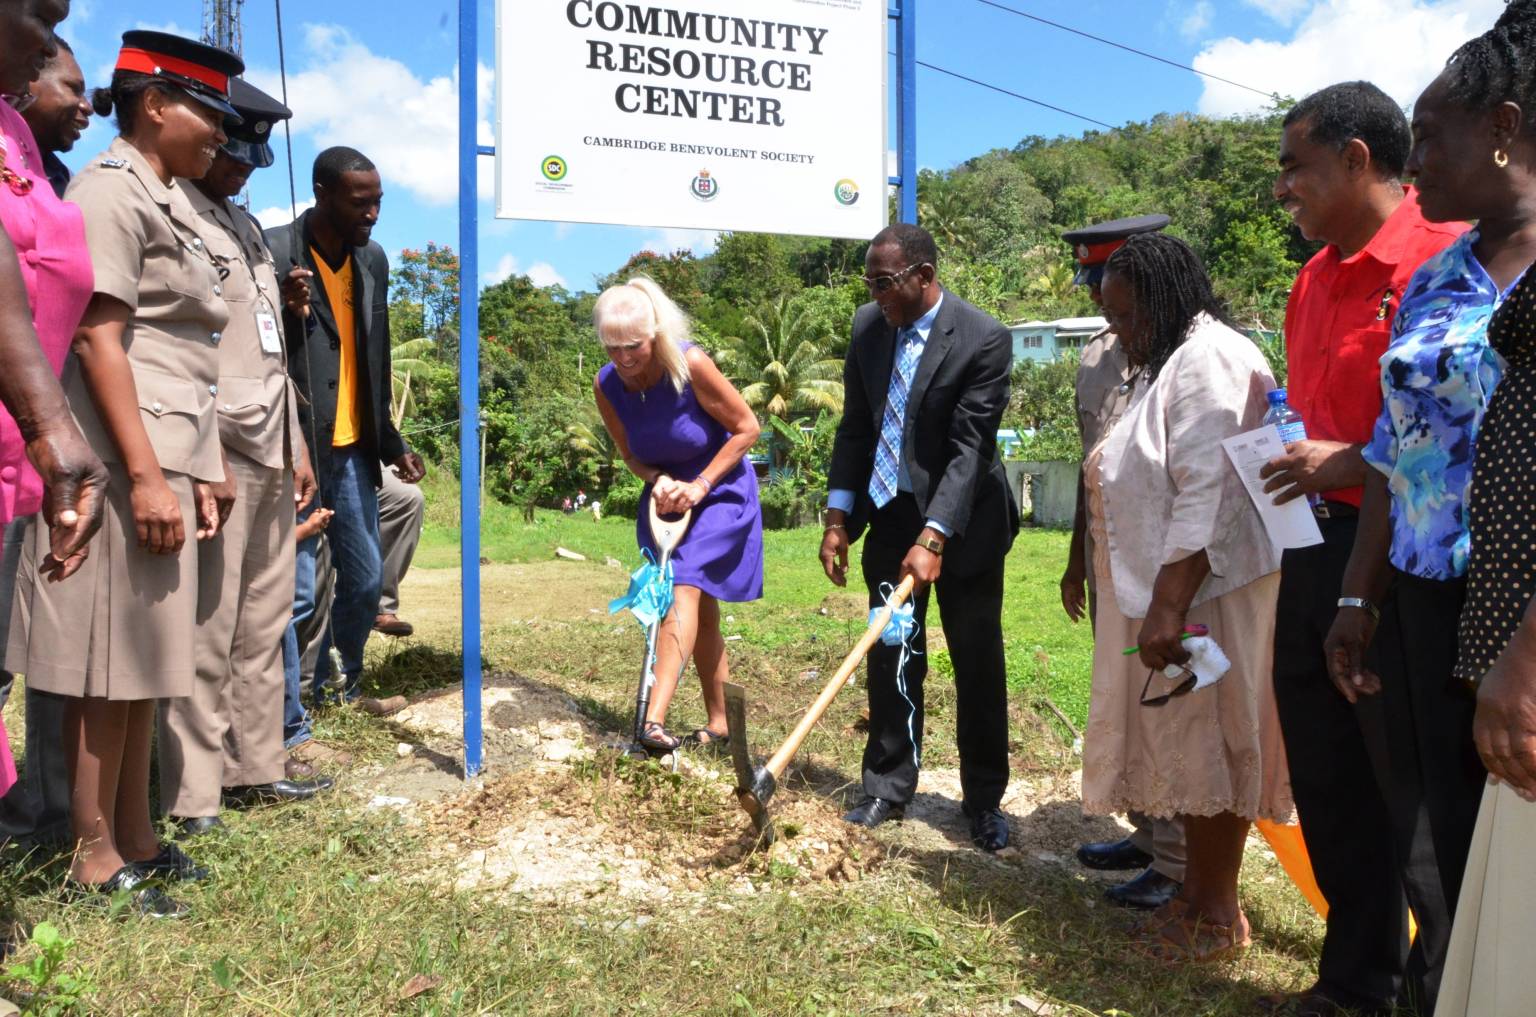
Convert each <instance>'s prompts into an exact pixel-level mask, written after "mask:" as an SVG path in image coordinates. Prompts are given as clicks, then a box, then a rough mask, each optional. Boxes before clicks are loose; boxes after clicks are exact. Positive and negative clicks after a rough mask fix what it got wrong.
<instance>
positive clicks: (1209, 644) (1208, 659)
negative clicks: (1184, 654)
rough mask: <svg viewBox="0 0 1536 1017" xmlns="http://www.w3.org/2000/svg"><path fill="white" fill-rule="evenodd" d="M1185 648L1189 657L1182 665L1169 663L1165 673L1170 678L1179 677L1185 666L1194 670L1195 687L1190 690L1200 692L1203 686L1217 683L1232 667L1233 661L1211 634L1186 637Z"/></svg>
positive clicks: (1164, 670) (1206, 686) (1164, 669)
mask: <svg viewBox="0 0 1536 1017" xmlns="http://www.w3.org/2000/svg"><path fill="white" fill-rule="evenodd" d="M1184 649H1186V650H1188V651H1189V659H1188V660H1186V661H1185V662H1184V663H1183V664H1182V665H1179V664H1169V665H1168V666H1167V667H1165V668H1163V674H1164V675H1166V676H1167V677H1169V678H1179V677H1181V676H1182V675H1183V673H1184V671H1183V668H1188V669H1189V670H1191V671H1193V672H1194V673H1195V687H1194V688H1193V689H1191V690H1190V691H1191V692H1199V691H1200V690H1201V689H1203V688H1208V687H1210V686H1212V685H1215V684H1216V683H1217V682H1219V681H1221V679H1222V678H1223V677H1225V675H1226V673H1227V672H1228V671H1230V670H1231V669H1232V662H1231V661H1230V660H1228V659H1227V655H1226V654H1225V653H1223V652H1222V650H1221V647H1220V646H1218V645H1217V644H1216V640H1214V639H1212V638H1211V637H1210V636H1194V637H1192V638H1190V639H1186V640H1184Z"/></svg>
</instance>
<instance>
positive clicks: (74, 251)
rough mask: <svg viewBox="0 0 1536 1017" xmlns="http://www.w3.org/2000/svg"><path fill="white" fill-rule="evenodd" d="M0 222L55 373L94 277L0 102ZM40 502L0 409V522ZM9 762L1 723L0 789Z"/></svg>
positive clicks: (31, 148) (71, 221) (74, 228)
mask: <svg viewBox="0 0 1536 1017" xmlns="http://www.w3.org/2000/svg"><path fill="white" fill-rule="evenodd" d="M0 168H3V170H4V172H0V177H4V179H3V180H0V226H3V227H4V229H5V232H6V234H7V235H8V236H9V237H10V238H11V243H12V244H13V245H14V246H15V248H16V258H17V261H19V262H20V264H21V276H22V279H23V281H24V282H25V283H26V286H27V300H28V302H29V303H30V304H31V306H32V325H33V327H34V328H36V330H37V338H38V341H39V343H40V344H41V345H42V348H43V353H44V355H45V356H47V358H48V362H49V363H50V364H52V365H53V370H54V373H55V374H57V373H59V372H60V371H61V370H63V367H64V357H65V355H66V354H67V353H68V352H69V343H70V340H71V339H72V338H73V337H74V334H75V326H77V325H79V324H80V319H81V317H82V316H83V315H84V314H85V308H86V305H87V304H88V303H90V300H91V290H92V288H93V284H94V282H95V280H94V278H93V277H92V273H91V258H90V252H89V251H88V250H87V249H86V246H85V222H84V220H83V219H82V218H81V216H80V210H79V209H78V208H76V207H75V206H74V205H70V204H67V203H65V202H64V201H62V200H61V199H60V198H58V197H57V196H56V195H55V194H54V193H53V188H52V187H50V186H49V184H48V175H47V173H46V172H45V171H44V169H43V157H42V153H40V152H39V151H38V148H37V143H36V142H35V141H34V140H33V138H32V130H31V128H29V127H28V126H27V122H26V121H25V120H23V119H22V118H21V115H20V114H18V113H17V112H16V111H15V110H13V109H12V108H11V107H10V106H9V105H7V104H6V103H5V102H3V101H0ZM42 504H43V480H42V478H41V477H39V476H38V475H37V471H36V470H34V469H32V465H31V464H30V463H28V462H27V457H26V446H25V443H24V442H23V441H22V438H21V431H20V430H19V429H18V428H17V427H16V422H15V421H14V420H12V419H11V415H10V414H9V413H6V412H5V410H4V408H0V524H4V523H8V522H10V521H11V520H12V519H16V518H20V517H23V516H29V515H32V514H33V513H34V512H36V511H37V510H38V509H40V508H41V507H42ZM15 780H16V768H15V766H14V764H13V763H12V760H11V753H10V746H9V744H8V743H7V741H6V738H5V725H4V723H3V722H0V793H4V791H5V790H6V789H7V788H9V787H10V786H11V784H13V783H15Z"/></svg>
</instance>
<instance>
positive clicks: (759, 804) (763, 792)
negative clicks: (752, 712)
mask: <svg viewBox="0 0 1536 1017" xmlns="http://www.w3.org/2000/svg"><path fill="white" fill-rule="evenodd" d="M725 723H726V728H727V729H728V730H729V731H730V734H731V763H732V764H733V766H734V767H735V770H736V800H737V801H739V802H740V803H741V807H742V809H743V810H744V811H745V812H746V814H747V815H748V816H750V817H752V825H753V827H755V828H756V829H757V832H758V835H759V836H760V837H762V838H763V839H764V840H766V841H768V842H770V843H771V842H772V841H773V817H772V816H770V815H769V813H768V800H769V799H770V798H772V797H773V793H774V791H776V790H778V781H777V780H775V779H774V776H773V774H772V773H770V772H769V771H768V769H767V768H766V767H762V766H753V765H752V754H751V749H750V747H749V743H748V739H747V690H746V689H744V688H742V687H741V686H740V685H737V684H735V683H733V682H726V684H725Z"/></svg>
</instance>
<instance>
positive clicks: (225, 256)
mask: <svg viewBox="0 0 1536 1017" xmlns="http://www.w3.org/2000/svg"><path fill="white" fill-rule="evenodd" d="M177 186H178V187H179V188H180V189H181V191H182V193H183V194H184V195H185V196H186V198H187V202H188V204H190V205H191V206H192V210H193V211H194V212H196V213H197V214H198V216H200V217H201V218H202V220H203V222H204V223H206V224H207V225H208V226H210V227H212V228H213V229H214V230H217V231H218V232H219V234H220V235H221V236H220V242H219V244H218V245H217V247H215V248H214V253H215V256H216V257H218V259H219V260H220V262H221V263H223V264H224V265H225V267H227V268H228V269H229V274H228V275H227V276H225V278H224V282H223V287H222V288H223V296H224V302H225V303H226V304H227V305H228V306H229V325H228V326H227V327H226V328H225V329H224V337H223V338H222V339H221V340H220V341H219V344H218V349H219V398H218V403H217V406H218V419H219V436H220V438H222V439H223V442H224V446H225V447H226V448H228V449H232V450H234V451H236V452H239V453H240V454H242V455H244V456H247V457H249V458H250V459H253V460H255V461H256V462H258V463H260V464H261V465H263V466H267V467H270V468H272V469H279V470H280V469H283V468H285V467H287V466H288V465H290V464H291V463H292V462H293V458H292V449H291V448H290V442H291V441H292V440H293V439H294V438H295V437H297V435H298V433H299V428H298V407H297V405H296V404H295V401H294V399H293V398H292V396H291V394H290V384H289V381H288V357H287V353H286V351H285V348H284V343H283V334H282V298H281V296H280V295H279V291H278V283H277V272H276V270H275V269H274V267H273V264H272V254H271V252H269V251H268V250H267V244H266V241H264V240H263V239H262V237H261V230H260V229H259V228H258V227H257V226H256V224H255V223H254V222H252V221H251V218H250V216H248V215H247V214H246V213H245V212H244V211H242V210H240V209H238V208H236V207H235V206H233V205H231V204H230V203H229V202H228V201H224V200H222V199H214V198H210V197H209V196H208V195H207V194H204V193H203V192H202V191H200V190H198V188H197V185H195V184H193V183H192V182H191V181H190V180H178V181H177ZM264 322H265V323H267V324H268V325H269V326H270V332H269V333H268V339H267V344H266V346H265V347H263V345H262V332H261V325H262V323H264Z"/></svg>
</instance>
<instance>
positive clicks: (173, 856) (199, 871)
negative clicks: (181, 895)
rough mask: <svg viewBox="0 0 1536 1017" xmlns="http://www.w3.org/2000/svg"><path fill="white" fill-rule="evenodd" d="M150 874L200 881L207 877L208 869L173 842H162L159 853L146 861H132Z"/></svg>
mask: <svg viewBox="0 0 1536 1017" xmlns="http://www.w3.org/2000/svg"><path fill="white" fill-rule="evenodd" d="M134 864H135V865H137V866H138V867H139V868H141V869H143V870H144V871H145V872H148V873H149V874H150V875H154V876H159V877H161V878H162V879H170V880H179V881H182V882H186V883H201V882H202V881H203V880H205V879H207V878H208V870H207V869H205V868H203V867H202V866H201V865H199V864H197V863H196V862H194V861H193V860H192V859H191V858H188V857H187V853H186V852H185V851H183V850H182V849H181V848H179V847H177V846H176V845H175V844H162V845H161V846H160V853H159V854H157V855H155V857H153V858H151V859H149V860H148V861H146V862H134Z"/></svg>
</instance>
